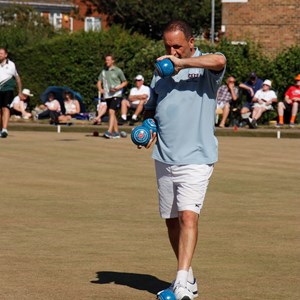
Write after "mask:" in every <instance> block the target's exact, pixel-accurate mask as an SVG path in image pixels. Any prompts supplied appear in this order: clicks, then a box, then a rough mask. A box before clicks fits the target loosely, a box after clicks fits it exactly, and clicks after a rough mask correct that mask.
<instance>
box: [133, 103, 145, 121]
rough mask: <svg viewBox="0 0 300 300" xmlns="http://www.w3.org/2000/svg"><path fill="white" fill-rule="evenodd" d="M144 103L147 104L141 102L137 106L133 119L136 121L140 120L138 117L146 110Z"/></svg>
mask: <svg viewBox="0 0 300 300" xmlns="http://www.w3.org/2000/svg"><path fill="white" fill-rule="evenodd" d="M144 103H145V101H142V100H140V102H139V104H138V105H137V107H136V109H135V112H134V115H133V116H132V119H134V120H136V119H137V118H138V116H139V115H140V113H141V112H142V111H143V109H144Z"/></svg>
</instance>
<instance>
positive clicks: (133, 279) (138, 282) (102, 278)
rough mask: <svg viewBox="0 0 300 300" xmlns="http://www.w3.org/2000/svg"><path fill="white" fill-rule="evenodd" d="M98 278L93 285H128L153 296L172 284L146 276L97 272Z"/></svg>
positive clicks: (93, 281)
mask: <svg viewBox="0 0 300 300" xmlns="http://www.w3.org/2000/svg"><path fill="white" fill-rule="evenodd" d="M97 278H98V279H97V280H92V281H91V283H97V284H119V285H126V286H129V287H131V288H134V289H137V290H143V291H148V292H149V293H152V294H156V293H157V292H159V291H160V290H163V289H166V288H167V287H169V286H170V282H167V281H163V280H160V279H158V278H156V277H154V276H152V275H146V274H135V273H123V272H109V271H101V272H97Z"/></svg>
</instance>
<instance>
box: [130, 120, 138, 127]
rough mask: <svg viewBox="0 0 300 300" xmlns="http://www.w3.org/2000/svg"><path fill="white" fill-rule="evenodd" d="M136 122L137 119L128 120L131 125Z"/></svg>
mask: <svg viewBox="0 0 300 300" xmlns="http://www.w3.org/2000/svg"><path fill="white" fill-rule="evenodd" d="M136 122H138V120H137V119H131V120H130V122H129V125H130V126H133V125H134V124H135V123H136Z"/></svg>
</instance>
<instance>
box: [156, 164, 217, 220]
mask: <svg viewBox="0 0 300 300" xmlns="http://www.w3.org/2000/svg"><path fill="white" fill-rule="evenodd" d="M213 169H214V165H213V164H211V165H179V166H178V165H169V164H165V163H162V162H159V161H155V170H156V177H157V185H158V196H159V211H160V215H161V217H162V218H164V219H170V218H176V217H178V212H179V211H184V210H190V211H193V212H195V213H197V214H200V211H201V208H202V206H203V202H204V198H205V194H206V190H207V186H208V183H209V179H210V177H211V175H212V173H213Z"/></svg>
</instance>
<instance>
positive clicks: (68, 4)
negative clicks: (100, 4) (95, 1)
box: [0, 0, 107, 32]
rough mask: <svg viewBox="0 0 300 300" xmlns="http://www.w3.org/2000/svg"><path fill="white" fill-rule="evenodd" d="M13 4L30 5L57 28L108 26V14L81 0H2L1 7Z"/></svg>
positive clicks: (0, 1)
mask: <svg viewBox="0 0 300 300" xmlns="http://www.w3.org/2000/svg"><path fill="white" fill-rule="evenodd" d="M12 4H18V5H28V6H30V7H32V8H33V9H35V10H36V11H38V12H39V13H41V15H42V16H44V17H45V18H47V19H48V20H49V23H50V24H52V25H53V26H54V27H55V28H57V29H60V28H65V29H68V30H69V31H70V32H73V31H78V30H82V29H84V30H85V31H89V30H102V29H106V28H107V23H106V16H105V15H102V14H99V13H97V12H95V11H94V10H93V7H91V6H87V5H86V4H85V3H83V2H82V1H81V0H15V1H12V0H0V9H1V7H5V6H8V5H12Z"/></svg>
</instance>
